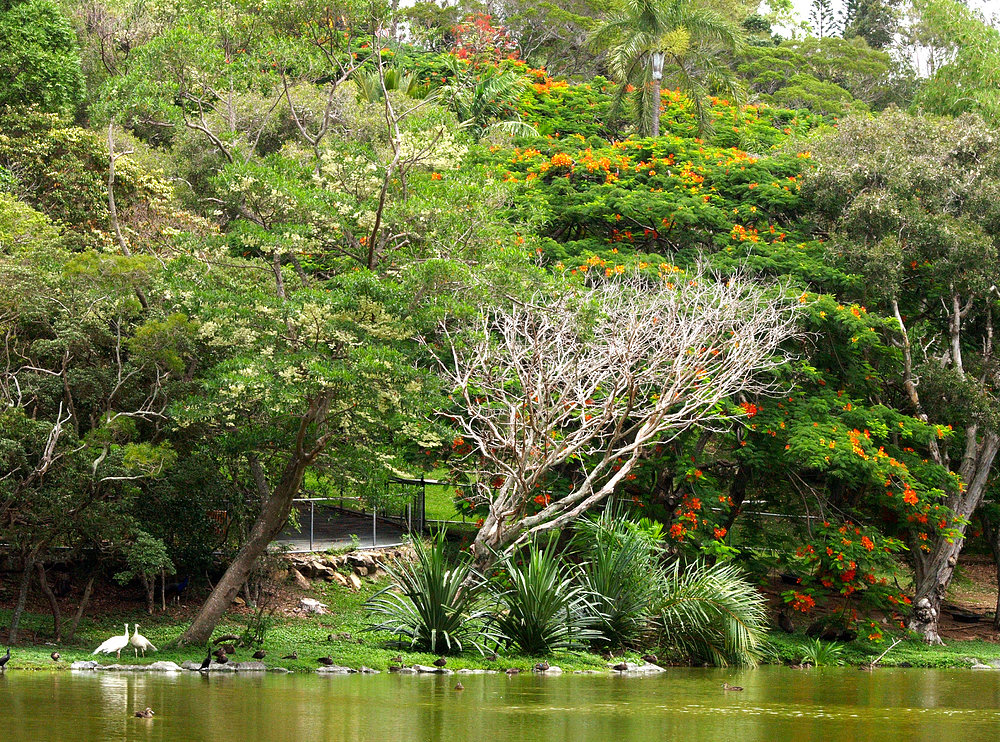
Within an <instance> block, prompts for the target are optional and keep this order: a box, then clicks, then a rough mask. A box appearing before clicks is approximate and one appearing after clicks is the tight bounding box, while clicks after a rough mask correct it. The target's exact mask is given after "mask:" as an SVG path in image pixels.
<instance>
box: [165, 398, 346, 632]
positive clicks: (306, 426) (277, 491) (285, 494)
mask: <svg viewBox="0 0 1000 742" xmlns="http://www.w3.org/2000/svg"><path fill="white" fill-rule="evenodd" d="M330 399H331V397H330V395H329V394H326V395H321V396H320V397H317V398H316V399H314V400H312V401H311V402H310V405H309V410H308V411H307V412H306V414H305V415H304V416H303V417H302V420H301V421H300V424H299V431H298V436H297V438H296V444H295V449H294V451H293V452H292V455H291V457H290V458H289V459H288V463H286V464H285V468H284V471H283V472H282V474H281V479H280V480H279V481H278V484H277V486H276V487H275V488H274V489H273V491H271V492H266V491H264V492H261V498H262V499H263V505H262V507H261V510H260V515H258V516H257V520H256V521H255V522H254V524H253V528H252V529H251V531H250V536H249V537H248V538H247V541H246V543H244V544H243V546H242V547H241V548H240V550H239V551H238V552H237V554H236V557H235V558H234V559H233V561H232V563H231V564H230V565H229V568H228V569H226V572H225V574H223V575H222V578H221V579H220V580H219V581H218V583H216V585H215V588H213V590H212V592H211V594H210V595H209V596H208V598H207V599H206V600H205V603H204V604H203V605H202V607H201V610H200V611H199V612H198V615H197V616H196V617H195V619H194V622H193V623H192V624H191V626H189V627H188V629H187V631H185V632H184V633H183V634H182V635H181V637H180V638H179V639H178V640H177V643H178V644H180V645H185V644H199V645H200V644H205V643H206V642H208V640H209V638H210V637H211V636H212V632H213V631H215V627H216V626H217V625H218V623H219V620H220V619H221V618H222V616H223V614H224V613H225V612H226V610H228V608H229V606H230V605H231V604H232V602H233V598H235V597H236V594H237V593H238V592H239V590H240V588H241V587H243V583H244V582H246V579H247V576H248V575H249V574H250V570H252V569H253V567H254V564H256V562H257V559H258V558H260V556H261V555H262V554H263V553H264V551H265V549H267V547H268V545H269V544H270V543H271V541H273V540H274V537H275V536H277V535H278V534H279V533H280V532H281V529H282V528H283V527H284V526H285V522H286V521H287V520H288V514H289V512H290V511H291V509H292V500H293V499H294V498H295V495H297V494H298V492H299V487H300V486H301V485H302V477H303V475H304V474H305V470H306V468H307V467H308V466H309V465H310V464H311V463H312V462H313V461H314V460H315V459H316V457H317V456H318V455H319V454H320V453H322V451H323V448H324V447H325V446H326V443H327V441H328V439H329V435H330V434H326V435H323V436H321V437H319V438H318V439H316V440H315V441H314V443H313V444H312V445H311V446H310V448H309V449H307V448H306V446H305V438H306V435H307V433H308V432H309V431H310V430H311V429H313V428H314V426H315V425H316V424H317V423H320V422H322V421H323V420H324V419H325V417H326V412H327V408H328V407H329V404H330ZM255 479H256V478H255ZM261 483H262V484H263V485H264V486H265V487H266V486H267V484H266V482H265V481H263V478H261ZM261 483H259V484H258V487H260V486H261Z"/></svg>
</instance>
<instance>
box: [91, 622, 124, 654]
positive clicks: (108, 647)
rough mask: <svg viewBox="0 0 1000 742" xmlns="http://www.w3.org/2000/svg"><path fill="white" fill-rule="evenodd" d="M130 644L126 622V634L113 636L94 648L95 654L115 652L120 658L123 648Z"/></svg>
mask: <svg viewBox="0 0 1000 742" xmlns="http://www.w3.org/2000/svg"><path fill="white" fill-rule="evenodd" d="M127 646H128V624H125V634H124V635H122V636H113V637H111V638H110V639H108V640H107V641H106V642H104V643H103V644H102V645H101V646H99V647H98V648H97V649H95V650H94V652H93V654H101V653H104V654H111V653H112V652H114V653H115V654H116V655H117V656H118V659H121V658H122V650H123V649H125V647H127Z"/></svg>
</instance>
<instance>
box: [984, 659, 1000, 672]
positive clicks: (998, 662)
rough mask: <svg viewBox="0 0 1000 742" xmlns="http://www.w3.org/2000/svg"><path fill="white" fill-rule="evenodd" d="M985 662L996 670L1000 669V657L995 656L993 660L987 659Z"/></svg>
mask: <svg viewBox="0 0 1000 742" xmlns="http://www.w3.org/2000/svg"><path fill="white" fill-rule="evenodd" d="M983 664H986V665H989V666H990V667H992V668H993V669H995V670H1000V657H994V658H993V659H991V660H986V662H985V663H983Z"/></svg>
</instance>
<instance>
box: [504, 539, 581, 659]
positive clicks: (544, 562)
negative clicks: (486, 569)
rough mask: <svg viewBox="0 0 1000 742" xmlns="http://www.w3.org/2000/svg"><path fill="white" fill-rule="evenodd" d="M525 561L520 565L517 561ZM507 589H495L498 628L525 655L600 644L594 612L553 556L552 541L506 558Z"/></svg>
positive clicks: (569, 570)
mask: <svg viewBox="0 0 1000 742" xmlns="http://www.w3.org/2000/svg"><path fill="white" fill-rule="evenodd" d="M519 555H520V556H525V557H526V558H524V559H523V560H521V561H519V560H518V559H517V557H518V556H519ZM500 564H501V566H502V568H503V569H504V571H505V572H506V575H505V577H506V578H507V579H506V580H505V582H506V584H505V585H504V586H503V587H499V588H495V589H496V590H497V598H498V600H499V603H500V606H501V610H500V611H499V613H498V614H497V617H496V620H497V628H498V630H499V632H500V633H501V634H503V636H504V637H505V638H506V640H507V642H508V644H511V645H514V646H516V647H517V648H518V649H520V650H521V651H522V652H523V653H525V654H533V655H546V654H551V653H552V652H554V651H557V650H562V649H568V650H573V649H583V648H584V647H586V646H587V644H588V643H589V642H591V641H594V640H596V639H600V637H601V632H600V631H599V630H598V629H597V628H596V624H597V621H598V618H597V609H596V606H594V604H593V603H592V602H591V601H590V595H589V593H588V591H587V590H586V588H584V587H583V586H581V585H580V584H579V583H578V581H577V579H576V577H577V575H576V574H574V571H575V570H574V568H573V567H572V566H569V565H566V564H563V563H562V561H561V560H560V559H559V557H558V555H557V554H556V550H555V541H554V540H552V541H550V542H549V544H548V546H546V547H545V548H544V549H540V548H538V547H537V546H535V545H533V544H532V545H529V546H528V547H527V549H526V550H522V551H521V552H516V553H514V554H511V555H507V556H506V557H504V558H503V560H502V561H501V562H500Z"/></svg>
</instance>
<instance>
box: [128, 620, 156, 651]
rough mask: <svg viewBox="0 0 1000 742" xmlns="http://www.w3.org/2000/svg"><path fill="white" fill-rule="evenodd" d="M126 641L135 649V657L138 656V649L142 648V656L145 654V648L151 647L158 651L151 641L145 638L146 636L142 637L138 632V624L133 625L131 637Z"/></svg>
mask: <svg viewBox="0 0 1000 742" xmlns="http://www.w3.org/2000/svg"><path fill="white" fill-rule="evenodd" d="M128 643H129V644H131V645H132V647H133V649H135V656H136V657H138V656H139V650H140V649H141V650H142V656H143V657H145V656H146V650H147V649H152V650H153V651H154V652H159V651H160V650H159V649H157V648H156V647H154V646H153V642H151V641H150V640H149V639H147V638H146V637H144V636H143V635H142V634H140V633H139V624H136V625H135V633H134V634H133V635H132V638H131V639H129V640H128Z"/></svg>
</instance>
